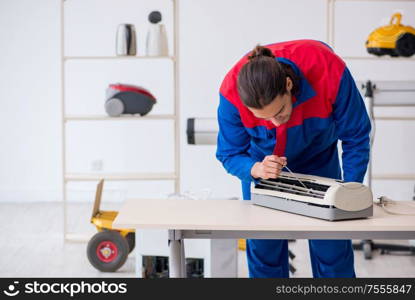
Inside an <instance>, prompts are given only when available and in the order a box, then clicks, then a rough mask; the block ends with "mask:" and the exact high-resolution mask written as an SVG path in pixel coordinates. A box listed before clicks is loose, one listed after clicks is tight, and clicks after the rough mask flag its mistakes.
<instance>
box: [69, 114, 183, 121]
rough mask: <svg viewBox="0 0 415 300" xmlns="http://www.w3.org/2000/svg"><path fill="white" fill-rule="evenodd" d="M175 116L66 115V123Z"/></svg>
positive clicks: (173, 118) (158, 118) (173, 117)
mask: <svg viewBox="0 0 415 300" xmlns="http://www.w3.org/2000/svg"><path fill="white" fill-rule="evenodd" d="M175 119H176V116H175V115H146V116H140V115H139V114H135V115H122V116H119V117H110V116H106V115H66V116H65V121H126V120H138V121H145V120H175Z"/></svg>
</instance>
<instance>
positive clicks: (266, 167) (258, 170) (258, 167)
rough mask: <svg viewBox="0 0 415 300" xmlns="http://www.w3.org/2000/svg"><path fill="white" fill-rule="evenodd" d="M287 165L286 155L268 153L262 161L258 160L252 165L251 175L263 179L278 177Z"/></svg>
mask: <svg viewBox="0 0 415 300" xmlns="http://www.w3.org/2000/svg"><path fill="white" fill-rule="evenodd" d="M285 165H287V158H286V157H278V156H276V155H268V156H265V158H264V160H263V161H262V162H257V163H255V164H254V165H253V166H252V169H251V175H252V177H254V178H262V179H270V178H277V177H278V176H279V175H280V173H281V170H282V168H283V167H284V166H285Z"/></svg>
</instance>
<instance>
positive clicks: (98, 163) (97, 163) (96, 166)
mask: <svg viewBox="0 0 415 300" xmlns="http://www.w3.org/2000/svg"><path fill="white" fill-rule="evenodd" d="M103 169H104V161H103V160H102V159H96V160H93V161H92V162H91V171H102V170H103Z"/></svg>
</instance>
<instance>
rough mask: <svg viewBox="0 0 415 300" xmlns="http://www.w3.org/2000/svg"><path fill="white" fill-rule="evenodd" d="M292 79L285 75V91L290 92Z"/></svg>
mask: <svg viewBox="0 0 415 300" xmlns="http://www.w3.org/2000/svg"><path fill="white" fill-rule="evenodd" d="M293 85H294V84H293V81H292V80H291V78H290V77H288V76H287V80H286V89H287V92H291V90H292V89H293Z"/></svg>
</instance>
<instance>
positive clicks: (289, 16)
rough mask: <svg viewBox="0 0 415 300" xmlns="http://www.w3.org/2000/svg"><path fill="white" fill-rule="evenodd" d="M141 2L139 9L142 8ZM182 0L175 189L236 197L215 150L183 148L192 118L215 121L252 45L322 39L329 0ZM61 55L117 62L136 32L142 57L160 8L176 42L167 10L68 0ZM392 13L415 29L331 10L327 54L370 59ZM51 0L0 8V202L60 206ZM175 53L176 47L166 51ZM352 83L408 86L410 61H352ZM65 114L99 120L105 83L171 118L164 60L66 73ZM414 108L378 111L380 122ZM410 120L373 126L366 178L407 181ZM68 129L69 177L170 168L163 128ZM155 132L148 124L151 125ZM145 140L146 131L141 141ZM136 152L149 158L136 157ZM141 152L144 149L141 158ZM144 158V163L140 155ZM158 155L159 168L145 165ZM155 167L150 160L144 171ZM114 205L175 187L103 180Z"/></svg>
mask: <svg viewBox="0 0 415 300" xmlns="http://www.w3.org/2000/svg"><path fill="white" fill-rule="evenodd" d="M146 3H147V4H146ZM253 3H254V2H252V1H248V0H243V1H242V0H232V1H231V0H227V1H223V0H222V1H220V0H197V1H194V0H193V1H192V0H179V4H180V84H181V88H180V98H181V117H182V118H181V125H182V129H181V132H182V136H181V153H182V191H186V190H190V191H193V192H194V193H196V194H198V193H201V192H202V190H203V189H205V188H210V189H212V192H213V193H212V197H220V196H240V186H239V181H238V180H237V179H235V178H233V177H231V176H230V175H228V174H226V173H225V171H224V170H223V168H222V167H221V166H220V164H219V163H218V162H217V161H216V160H215V158H214V153H215V147H214V146H189V145H186V137H185V120H186V118H188V117H214V116H215V115H216V106H217V103H218V89H219V85H220V82H221V80H222V78H223V76H224V75H225V73H226V72H227V70H228V69H229V68H230V67H231V66H232V64H233V63H234V62H235V61H236V60H237V59H238V58H239V57H240V56H241V55H243V54H244V53H246V52H247V51H249V50H251V49H252V48H253V47H254V46H255V45H256V44H257V43H271V42H276V41H282V40H289V39H299V38H314V39H320V40H323V41H326V37H327V20H326V17H327V11H326V0H313V1H310V0H295V1H272V0H262V1H255V4H253ZM66 5H67V8H68V9H67V16H66V21H67V23H66V25H67V27H66V28H67V31H66V34H67V36H66V37H67V39H66V45H67V47H66V48H65V51H66V54H67V55H113V54H114V39H115V29H116V25H117V24H119V23H125V22H131V23H134V24H135V25H136V29H137V35H138V52H139V53H143V51H144V39H145V34H146V30H147V25H146V15H147V14H148V13H149V12H150V11H151V10H153V9H159V10H161V12H162V13H163V14H164V16H165V23H166V26H167V28H168V30H169V38H170V42H171V41H172V39H171V38H172V31H171V30H172V15H171V2H170V1H163V0H157V1H135V0H123V1H115V0H105V1H104V0H83V1H79V0H69V1H67V4H66ZM395 9H403V10H404V12H405V15H404V18H403V22H404V23H406V24H409V25H412V26H415V22H414V19H415V18H414V15H415V3H414V2H412V1H411V2H409V1H402V2H399V1H390V2H384V1H381V2H376V1H361V2H360V1H347V0H344V1H338V3H337V4H336V9H335V13H336V14H335V16H336V17H335V22H336V23H335V41H336V43H335V45H334V46H335V50H336V51H337V52H338V53H339V54H341V55H343V56H355V55H366V54H365V52H364V49H363V45H364V44H363V43H364V39H365V37H366V36H367V34H368V33H369V32H370V31H371V30H372V29H374V28H375V27H376V26H378V25H379V22H380V21H381V20H382V19H383V18H384V17H388V16H389V15H391V14H392V12H393V11H394V10H395ZM59 22H60V21H59V1H58V0H38V1H33V0H0V41H1V42H0V43H1V44H0V45H1V47H0V82H1V88H0V101H1V104H2V109H1V110H0V114H1V117H0V122H1V123H0V124H1V125H0V130H1V136H2V147H1V148H0V164H1V166H2V168H1V169H0V201H38V200H42V201H51V200H52V201H53V200H60V198H61V195H60V189H61V177H60V176H61V138H60V132H61V131H60V130H61V128H60V126H61V123H60V118H61V115H60V79H59V78H60V60H59V59H60V56H59V55H60V44H59V39H60V32H59V25H60V23H59ZM170 46H172V43H170ZM347 63H348V65H349V67H350V69H351V71H352V73H353V74H354V76H355V78H356V79H357V80H365V79H369V78H370V79H373V80H415V60H413V59H412V60H396V61H393V60H373V59H369V60H348V61H347ZM67 66H68V73H67V74H68V76H67V84H68V90H67V94H66V95H67V97H68V106H67V107H66V109H67V110H68V113H89V114H91V113H103V108H102V105H103V102H104V91H105V87H106V85H107V84H108V83H110V82H113V81H115V82H117V81H120V82H123V81H124V82H126V81H127V82H130V83H136V84H142V85H144V86H146V87H149V88H150V89H151V91H152V92H153V93H154V94H155V95H156V96H157V98H158V99H159V103H158V104H157V105H156V107H155V109H154V111H153V112H152V113H169V112H171V111H172V103H171V99H172V98H171V96H172V91H173V90H172V86H171V81H170V79H171V75H172V73H171V71H172V69H171V63H170V62H169V61H164V60H162V61H156V63H154V61H152V62H145V61H133V62H132V63H128V64H127V63H125V62H122V63H120V64H117V63H115V62H114V61H110V62H106V61H102V64H100V63H99V62H97V61H93V62H88V61H86V62H75V61H71V62H69V63H68V64H67ZM391 112H393V113H398V114H402V113H409V114H412V115H415V112H414V111H408V110H405V111H402V110H393V111H392V110H387V111H385V110H383V111H377V113H382V114H383V115H385V114H390V113H391ZM414 123H415V122H408V123H405V124H404V123H402V122H395V121H379V122H378V131H377V134H378V136H377V142H376V145H375V149H374V172H375V173H386V172H390V171H393V172H396V173H397V172H403V173H414V170H415V159H414V157H413V154H412V153H413V151H412V150H411V149H413V148H414V147H415V143H414V138H413V137H414V133H413V132H414V130H415V125H414ZM80 124H81V123H72V124H70V125H69V127H68V129H69V130H68V132H69V133H70V136H68V150H71V151H70V155H69V156H68V169H69V170H71V171H74V172H80V171H90V169H91V163H92V162H93V161H94V160H103V162H104V164H103V170H104V171H106V172H111V171H121V170H125V171H133V170H137V171H150V170H151V171H169V170H171V169H172V168H173V164H172V152H171V150H172V147H171V134H170V132H169V130H168V128H169V125H168V124H166V122H164V123H163V122H158V123H157V124H156V123H155V122H153V121H151V122H148V123H147V121H145V122H144V121H143V122H142V121H139V122H121V123H117V122H92V123H89V124H90V125H87V126H85V127H83V128H81V127H79V126H80ZM150 126H151V127H150ZM148 133H151V135H150V134H148ZM144 148H146V149H149V150H143V149H144ZM142 151H144V152H142ZM142 155H144V156H142ZM151 155H154V156H155V157H156V158H155V160H151V159H149V157H150V156H151ZM153 161H154V163H152V162H153ZM413 185H414V182H410V181H408V182H396V181H395V182H384V181H382V182H375V192H376V193H384V194H388V195H390V196H391V197H395V198H399V199H409V198H410V197H411V196H412V190H413ZM69 187H70V190H71V191H72V193H71V199H76V200H84V199H85V198H86V199H88V200H89V199H90V200H92V193H93V189H94V186H93V184H88V183H87V184H78V183H72V184H71V185H70V186H69ZM108 187H109V190H110V191H112V192H113V195H112V196H113V199H115V200H123V198H125V197H130V196H154V197H158V196H160V195H165V194H167V193H170V192H172V187H173V186H172V183H171V182H163V183H157V182H153V183H151V184H150V185H146V184H145V183H144V184H143V183H134V182H132V183H128V184H121V183H111V184H109V185H108Z"/></svg>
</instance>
